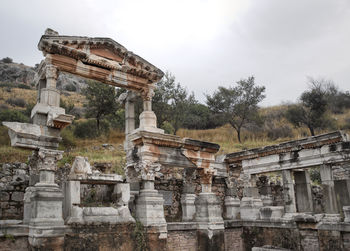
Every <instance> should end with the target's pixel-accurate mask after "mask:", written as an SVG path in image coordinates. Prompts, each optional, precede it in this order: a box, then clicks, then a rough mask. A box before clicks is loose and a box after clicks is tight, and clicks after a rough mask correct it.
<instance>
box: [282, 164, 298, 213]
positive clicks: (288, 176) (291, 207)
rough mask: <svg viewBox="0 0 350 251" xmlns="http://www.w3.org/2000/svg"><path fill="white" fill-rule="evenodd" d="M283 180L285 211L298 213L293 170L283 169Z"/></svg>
mask: <svg viewBox="0 0 350 251" xmlns="http://www.w3.org/2000/svg"><path fill="white" fill-rule="evenodd" d="M282 182H283V200H284V211H285V213H287V214H288V213H289V214H290V213H292V214H293V213H296V212H297V208H296V202H295V193H294V183H293V176H292V171H291V170H283V171H282Z"/></svg>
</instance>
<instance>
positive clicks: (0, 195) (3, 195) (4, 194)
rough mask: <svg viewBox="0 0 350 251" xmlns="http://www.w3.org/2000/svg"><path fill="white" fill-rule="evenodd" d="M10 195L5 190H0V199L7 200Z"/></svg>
mask: <svg viewBox="0 0 350 251" xmlns="http://www.w3.org/2000/svg"><path fill="white" fill-rule="evenodd" d="M9 199H10V195H9V194H8V193H7V192H0V201H8V200H9Z"/></svg>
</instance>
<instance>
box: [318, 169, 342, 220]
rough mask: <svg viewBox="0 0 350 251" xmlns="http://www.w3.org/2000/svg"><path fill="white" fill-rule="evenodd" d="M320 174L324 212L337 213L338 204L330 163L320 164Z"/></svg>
mask: <svg viewBox="0 0 350 251" xmlns="http://www.w3.org/2000/svg"><path fill="white" fill-rule="evenodd" d="M320 174H321V180H322V188H323V189H322V190H323V203H324V206H325V213H326V214H338V213H339V210H338V205H337V200H336V197H335V190H334V181H333V174H332V166H331V165H326V164H324V165H321V167H320Z"/></svg>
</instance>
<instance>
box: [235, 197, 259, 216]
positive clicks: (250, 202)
mask: <svg viewBox="0 0 350 251" xmlns="http://www.w3.org/2000/svg"><path fill="white" fill-rule="evenodd" d="M261 207H263V203H262V200H261V199H258V198H253V197H243V198H242V200H241V205H240V209H241V219H242V220H258V219H260V208H261Z"/></svg>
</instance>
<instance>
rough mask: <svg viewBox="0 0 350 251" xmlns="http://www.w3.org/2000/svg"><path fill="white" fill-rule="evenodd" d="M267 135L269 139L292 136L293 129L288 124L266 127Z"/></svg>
mask: <svg viewBox="0 0 350 251" xmlns="http://www.w3.org/2000/svg"><path fill="white" fill-rule="evenodd" d="M267 137H268V138H269V139H271V140H276V139H278V138H292V137H293V130H292V128H291V127H290V126H289V125H283V126H280V127H272V128H268V129H267Z"/></svg>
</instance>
